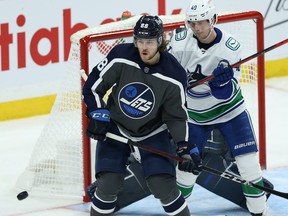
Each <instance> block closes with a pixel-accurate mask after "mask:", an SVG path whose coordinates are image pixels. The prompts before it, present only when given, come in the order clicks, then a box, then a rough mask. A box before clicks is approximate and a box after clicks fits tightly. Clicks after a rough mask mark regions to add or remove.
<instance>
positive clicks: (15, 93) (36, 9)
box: [0, 0, 288, 105]
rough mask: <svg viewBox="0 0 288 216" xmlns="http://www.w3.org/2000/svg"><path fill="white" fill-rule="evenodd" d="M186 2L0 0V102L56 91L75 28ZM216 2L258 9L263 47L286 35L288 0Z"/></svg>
mask: <svg viewBox="0 0 288 216" xmlns="http://www.w3.org/2000/svg"><path fill="white" fill-rule="evenodd" d="M188 5H189V1H188V0H138V1H135V0H121V1H119V0H118V1H115V0H114V1H112V0H105V1H100V0H85V1H77V0H69V1H68V0H63V1H56V0H50V1H43V0H27V1H21V0H0V14H1V16H0V86H1V88H0V105H1V103H4V102H9V101H15V100H21V99H25V98H33V97H39V96H40V97H41V96H44V95H50V94H56V93H57V90H58V88H59V86H60V85H61V83H60V82H61V79H62V76H63V72H64V70H65V66H66V63H67V59H68V55H69V50H70V36H71V35H72V34H73V33H75V32H77V31H79V30H81V29H85V28H87V27H94V26H97V25H101V24H104V23H109V22H115V21H117V20H120V17H121V14H122V12H123V11H125V10H129V11H130V12H131V13H132V14H135V15H138V14H143V13H148V14H151V15H166V14H167V15H170V14H179V13H185V10H186V8H187V6H188ZM215 5H216V7H217V11H218V12H219V13H222V12H242V11H251V10H257V11H259V12H260V13H261V14H262V15H263V17H264V18H265V22H264V25H265V47H268V46H271V45H273V44H275V43H277V42H279V41H281V40H284V39H286V38H287V29H288V1H287V0H267V1H263V0H253V1H249V0H234V1H228V0H215ZM287 50H288V48H287V45H285V46H283V47H279V48H277V49H275V50H273V51H272V52H269V53H267V55H266V54H265V60H266V61H269V60H273V61H274V60H278V59H287V58H288V52H287ZM96 63H97V62H95V64H96Z"/></svg>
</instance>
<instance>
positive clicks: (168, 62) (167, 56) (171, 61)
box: [162, 51, 182, 68]
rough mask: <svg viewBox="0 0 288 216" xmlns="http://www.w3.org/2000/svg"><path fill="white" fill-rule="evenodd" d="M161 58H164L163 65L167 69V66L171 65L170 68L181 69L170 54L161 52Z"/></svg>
mask: <svg viewBox="0 0 288 216" xmlns="http://www.w3.org/2000/svg"><path fill="white" fill-rule="evenodd" d="M162 58H164V61H163V63H164V64H165V65H166V67H168V65H171V67H181V68H182V66H181V64H180V63H179V61H178V60H177V59H176V58H175V56H174V55H173V54H171V53H170V52H168V51H165V52H163V53H162Z"/></svg>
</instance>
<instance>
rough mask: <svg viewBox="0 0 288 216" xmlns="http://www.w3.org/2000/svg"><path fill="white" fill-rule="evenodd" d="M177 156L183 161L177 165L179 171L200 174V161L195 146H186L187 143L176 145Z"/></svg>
mask: <svg viewBox="0 0 288 216" xmlns="http://www.w3.org/2000/svg"><path fill="white" fill-rule="evenodd" d="M177 154H178V155H179V157H181V158H183V161H182V162H179V164H178V169H179V170H182V171H184V172H192V173H193V174H194V175H199V174H200V173H201V171H202V159H201V157H200V155H199V151H198V148H197V146H196V145H195V144H192V145H188V143H187V142H180V143H178V148H177Z"/></svg>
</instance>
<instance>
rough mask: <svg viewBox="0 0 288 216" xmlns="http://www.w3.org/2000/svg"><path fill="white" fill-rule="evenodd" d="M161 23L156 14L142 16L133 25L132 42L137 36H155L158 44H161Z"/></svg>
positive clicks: (147, 37) (145, 37)
mask: <svg viewBox="0 0 288 216" xmlns="http://www.w3.org/2000/svg"><path fill="white" fill-rule="evenodd" d="M163 31H164V29H163V23H162V20H161V19H160V18H159V17H158V16H148V15H144V16H142V17H141V18H140V19H139V20H138V21H137V23H136V25H135V27H134V43H135V41H136V39H137V38H144V39H153V38H157V42H158V46H160V45H161V44H162V34H163Z"/></svg>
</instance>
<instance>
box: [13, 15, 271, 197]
mask: <svg viewBox="0 0 288 216" xmlns="http://www.w3.org/2000/svg"><path fill="white" fill-rule="evenodd" d="M139 17H140V16H134V17H131V18H129V19H126V20H123V21H118V22H113V23H108V24H104V25H99V26H96V27H94V28H87V29H84V30H81V31H78V32H76V33H75V34H73V35H72V36H71V48H70V54H69V60H68V62H67V64H66V65H67V68H66V70H65V72H64V73H65V74H64V76H63V81H62V83H61V86H60V87H59V91H58V93H57V97H56V100H55V103H54V106H53V108H52V110H51V113H50V116H49V118H48V120H47V123H46V125H45V126H44V129H43V131H42V132H41V134H40V136H39V138H38V140H37V142H36V144H35V148H34V150H33V152H32V155H31V158H30V162H29V164H28V165H27V167H26V169H25V170H24V172H23V173H22V175H21V176H20V177H19V178H18V181H17V183H16V188H17V190H19V191H22V190H28V191H30V194H31V193H32V194H33V193H34V194H37V195H41V196H61V197H63V196H65V197H80V198H83V197H84V201H88V197H87V196H86V195H85V188H86V187H87V186H88V185H89V184H90V183H91V182H92V181H93V179H94V177H93V176H94V174H93V173H94V151H95V145H96V142H95V141H92V142H93V143H92V145H91V140H90V139H88V137H87V136H86V135H85V133H84V131H85V128H86V126H87V123H88V120H87V118H86V117H85V115H84V114H83V113H84V112H85V105H84V104H83V103H82V100H81V88H82V85H83V83H84V81H83V80H81V77H80V74H79V71H80V69H84V70H85V71H86V73H88V72H89V71H90V70H91V69H92V67H93V66H94V65H96V64H97V63H98V62H99V61H101V60H102V59H103V58H104V57H105V56H106V55H107V54H108V52H109V51H110V50H111V49H112V48H113V47H114V46H115V45H117V44H119V43H125V42H132V41H133V38H132V34H133V27H134V25H135V23H136V21H137V20H138V19H139ZM160 18H161V19H162V20H163V23H164V28H165V33H164V34H165V37H166V38H167V40H169V37H170V35H171V31H172V30H173V29H175V28H177V27H180V26H184V25H185V24H184V20H185V15H183V14H180V15H167V16H166V15H165V16H160ZM217 26H219V28H221V29H224V30H226V31H229V32H231V33H232V34H233V35H234V36H235V37H236V38H237V39H238V40H239V41H240V43H241V45H242V46H243V49H244V50H245V57H246V55H247V56H249V55H252V54H254V53H256V52H259V51H261V50H263V49H264V39H263V35H264V27H263V26H264V25H263V17H262V15H261V14H260V13H259V12H253V11H252V12H242V13H233V14H231V13H229V14H223V15H220V16H219V17H218V24H217V25H216V27H217ZM241 70H242V74H243V76H242V78H241V85H242V86H243V94H244V97H246V104H247V106H248V109H249V111H250V112H251V116H252V120H253V123H254V127H255V132H256V133H257V138H258V141H259V149H260V163H261V165H262V167H263V168H266V151H265V146H266V144H265V89H264V56H260V57H258V58H255V59H253V60H251V61H249V62H247V63H245V64H243V65H241ZM82 110H83V111H84V112H82Z"/></svg>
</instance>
